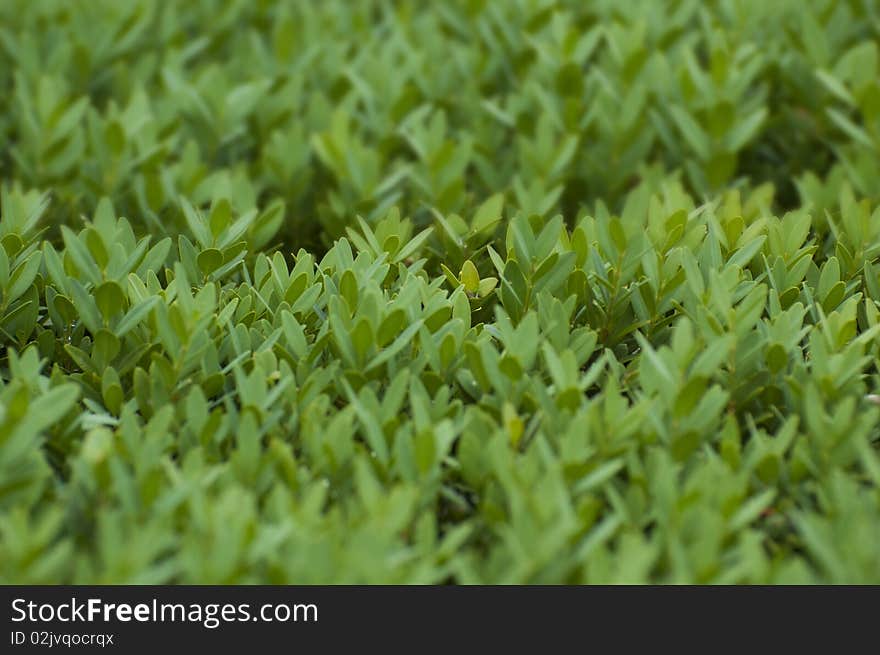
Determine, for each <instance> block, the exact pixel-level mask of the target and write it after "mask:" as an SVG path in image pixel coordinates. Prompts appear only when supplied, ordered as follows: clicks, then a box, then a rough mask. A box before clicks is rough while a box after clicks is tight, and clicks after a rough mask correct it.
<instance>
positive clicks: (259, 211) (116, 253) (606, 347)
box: [0, 0, 880, 584]
mask: <svg viewBox="0 0 880 655" xmlns="http://www.w3.org/2000/svg"><path fill="white" fill-rule="evenodd" d="M876 18H877V16H876V11H875V10H874V8H873V7H872V5H871V3H869V2H855V1H854V2H832V1H831V0H821V1H817V2H814V3H804V2H800V1H797V0H778V1H774V2H766V1H760V0H739V1H738V2H736V3H706V2H701V1H699V0H682V1H679V2H656V1H654V0H634V1H633V2H627V3H614V2H580V3H573V2H557V1H556V0H548V1H546V2H538V3H536V2H526V1H519V0H513V1H510V2H501V3H488V2H470V3H443V4H442V6H440V5H439V4H438V6H434V5H430V6H428V5H427V3H416V2H413V1H411V0H401V1H399V2H394V3H387V2H379V0H375V1H374V0H367V1H365V2H357V3H354V2H343V1H342V0H328V1H326V2H321V3H253V2H222V1H221V0H205V1H203V2H199V3H165V4H162V5H159V4H157V3H154V2H150V1H148V0H133V1H131V2H125V3H120V2H111V1H110V0H99V1H98V2H94V3H77V4H76V5H75V8H74V9H71V8H70V7H67V6H66V5H64V4H63V3H35V2H29V1H25V0H9V1H7V2H3V3H0V26H2V27H0V88H2V90H3V92H4V96H3V97H4V98H5V99H7V100H8V101H7V102H6V103H4V106H3V109H2V110H0V178H2V179H0V346H2V348H0V353H2V354H0V582H3V583H39V584H57V583H87V584H105V583H106V584H115V583H127V584H150V583H199V584H206V583H219V584H228V583H237V584H250V583H269V584H274V583H296V584H309V583H337V582H344V583H411V584H424V583H429V584H430V583H447V582H454V583H462V584H470V583H501V584H508V583H512V584H520V583H523V584H531V583H538V584H551V583H714V584H730V583H760V584H768V583H769V584H775V583H866V582H868V583H880V550H878V548H877V546H876V544H877V543H878V542H880V451H878V448H880V441H878V438H880V430H878V424H880V406H878V398H880V376H878V373H877V371H878V370H880V362H878V356H880V350H878V335H880V207H878V198H877V195H876V180H877V178H878V173H880V147H878V146H880V83H878V79H880V75H878V72H880V54H878V52H880V48H878V43H877V41H878V38H880V32H878V28H877V25H878V23H877V20H876ZM196 28H197V29H196ZM377 35H381V38H377ZM438 61H444V62H448V63H449V65H446V66H440V67H438V66H437V62H438ZM389 71H392V72H393V74H389Z"/></svg>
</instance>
